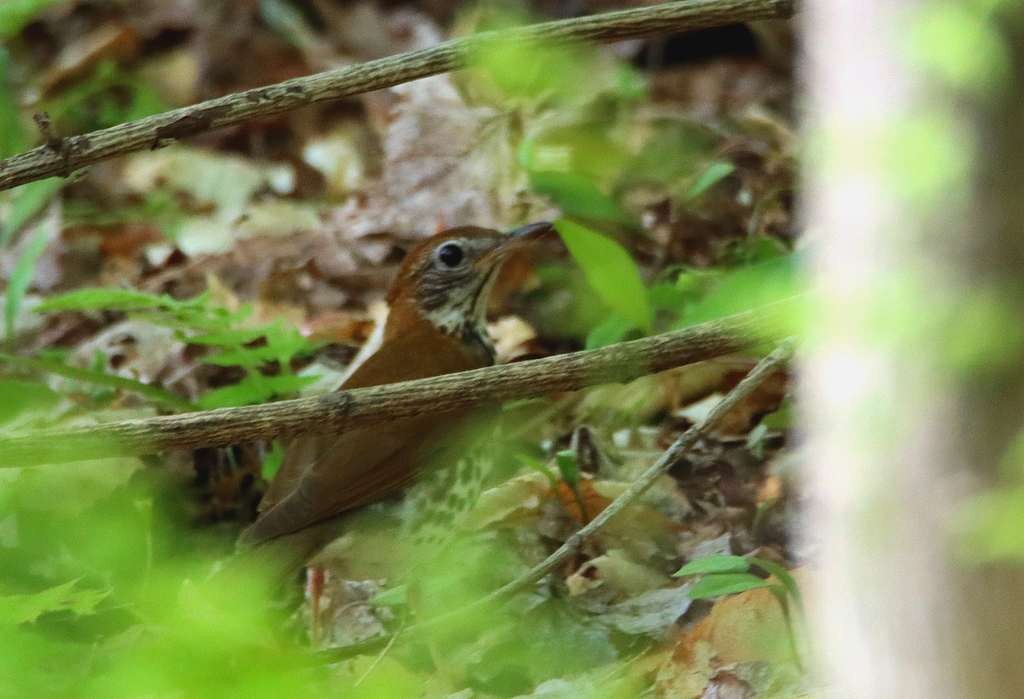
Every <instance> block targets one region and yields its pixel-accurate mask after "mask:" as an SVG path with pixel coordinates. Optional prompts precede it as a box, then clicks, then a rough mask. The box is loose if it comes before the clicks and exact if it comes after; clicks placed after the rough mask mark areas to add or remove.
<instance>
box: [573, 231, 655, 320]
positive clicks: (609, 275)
mask: <svg viewBox="0 0 1024 699" xmlns="http://www.w3.org/2000/svg"><path fill="white" fill-rule="evenodd" d="M555 228H556V229H557V230H558V233H559V234H560V235H561V236H562V240H563V241H565V245H566V247H568V248H569V252H570V253H571V254H572V256H573V258H574V259H575V260H576V262H577V263H578V264H579V266H580V268H581V269H582V270H583V274H584V275H585V276H586V278H587V282H588V283H589V284H590V286H591V288H592V289H593V290H594V291H595V292H596V293H597V295H598V296H599V297H600V298H601V300H602V301H604V302H605V304H607V305H608V307H609V308H611V309H612V310H613V311H615V312H616V313H618V314H619V315H621V316H622V317H623V318H625V319H627V320H628V321H630V322H631V323H633V324H634V325H635V326H636V327H638V328H641V329H642V330H644V331H645V332H650V330H651V326H652V322H653V318H652V314H651V308H650V305H649V304H648V300H647V289H646V288H645V287H644V282H643V279H642V278H641V277H640V270H639V269H638V268H637V266H636V263H635V262H634V261H633V258H631V257H630V256H629V253H628V252H626V250H625V249H624V248H623V247H622V246H621V245H619V244H618V243H617V242H615V241H614V240H612V239H611V238H608V237H606V236H603V235H601V234H600V233H595V232H594V231H592V230H590V229H589V228H585V227H583V226H581V225H579V224H578V223H574V222H572V221H568V220H566V219H560V220H559V221H558V222H557V223H556V224H555Z"/></svg>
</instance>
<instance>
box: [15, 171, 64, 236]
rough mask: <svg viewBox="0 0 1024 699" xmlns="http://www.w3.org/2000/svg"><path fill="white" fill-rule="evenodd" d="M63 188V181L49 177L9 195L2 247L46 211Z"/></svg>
mask: <svg viewBox="0 0 1024 699" xmlns="http://www.w3.org/2000/svg"><path fill="white" fill-rule="evenodd" d="M63 186H64V180H63V179H61V178H59V177H49V178H47V179H45V180H37V181H36V182H29V183H28V184H23V185H21V186H20V187H16V188H15V189H12V190H11V191H10V193H9V196H10V198H11V203H10V208H9V209H8V211H7V219H6V220H5V221H3V223H2V224H0V246H3V245H6V244H7V243H8V241H10V239H11V238H12V237H13V236H14V234H15V233H17V232H18V231H20V230H21V229H22V228H23V227H24V226H25V224H26V223H28V222H29V221H30V220H31V219H32V218H33V217H34V216H36V215H37V214H38V213H39V212H41V211H42V210H43V209H45V208H46V205H47V204H49V203H50V201H51V200H52V199H53V198H54V197H55V196H56V195H57V192H59V191H60V190H61V187H63Z"/></svg>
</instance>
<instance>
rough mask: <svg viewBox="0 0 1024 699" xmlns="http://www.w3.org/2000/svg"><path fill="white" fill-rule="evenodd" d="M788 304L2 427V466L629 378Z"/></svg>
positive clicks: (704, 347) (265, 436)
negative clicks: (167, 411)
mask: <svg viewBox="0 0 1024 699" xmlns="http://www.w3.org/2000/svg"><path fill="white" fill-rule="evenodd" d="M785 308H786V306H785V305H784V304H783V303H776V304H773V305H771V306H767V307H764V308H761V309H758V310H757V311H751V312H747V313H740V314H737V315H734V316H729V317H728V318H724V319H722V320H717V321H712V322H708V323H702V324H701V325H696V326H693V327H690V328H686V329H684V330H677V331H674V332H669V333H663V334H661V335H654V336H652V337H646V338H643V339H641V340H634V341H632V342H623V343H619V344H616V345H610V346H608V347H602V348H601V349H595V350H588V351H584V352H572V353H569V354H561V355H556V356H553V357H546V358H544V359H536V360H531V361H524V362H517V363H514V364H507V365H503V366H493V367H486V368H483V369H475V370H473V371H464V372H460V373H457V374H447V375H444V376H437V377H433V378H429V379H419V380H416V381H406V382H404V383H396V384H388V385H384V386H373V387H370V388H359V389H354V390H351V391H337V392H334V393H329V394H326V395H323V396H317V397H312V398H299V399H296V400H286V401H280V402H277V403H268V404H265V405H253V406H247V407H243V408H221V409H218V410H209V411H205V412H195V413H184V414H181V415H167V416H161V417H153V418H146V419H139V420H127V421H124V422H116V423H110V424H106V425H91V426H86V427H75V428H71V429H54V430H39V431H36V432H29V433H24V434H15V435H7V436H0V468H12V467H22V466H31V465H36V464H45V463H63V462H70V461H82V460H85V459H96V458H103V457H111V456H125V455H141V454H151V453H156V452H160V451H164V450H166V449H174V448H178V449H182V448H184V449H195V448H198V447H215V446H227V445H230V444H238V443H242V442H251V441H255V440H269V439H275V438H279V437H290V436H294V435H296V434H300V433H314V432H320V433H325V432H340V431H341V430H344V429H346V428H351V427H355V426H358V425H364V424H367V423H371V422H378V421H382V420H393V419H396V418H403V417H410V416H414V415H418V414H421V413H422V412H423V411H428V410H429V411H433V412H442V413H443V412H451V411H455V410H460V409H464V408H468V407H472V406H475V405H480V404H483V403H495V402H500V401H508V400H516V399H522V398H534V397H538V396H546V395H550V394H552V393H556V392H560V391H575V390H579V389H581V388H585V387H587V386H593V385H596V384H602V383H615V382H622V381H631V380H633V379H636V378H638V377H640V376H644V375H646V374H651V373H654V372H658V371H664V370H666V369H671V368H674V367H678V366H682V365H684V364H691V363H694V362H699V361H704V360H707V359H713V358H715V357H720V356H722V355H725V354H729V353H731V352H736V351H738V350H741V349H744V348H747V347H750V346H751V345H753V344H754V343H756V342H758V341H760V340H762V339H765V338H770V337H772V336H773V335H775V334H776V330H775V328H776V327H777V326H776V323H777V322H778V321H779V320H780V319H781V317H782V314H783V312H784V309H785Z"/></svg>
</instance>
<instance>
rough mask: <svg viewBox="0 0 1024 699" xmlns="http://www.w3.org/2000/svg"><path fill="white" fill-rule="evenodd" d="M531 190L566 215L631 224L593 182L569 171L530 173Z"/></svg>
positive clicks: (622, 212)
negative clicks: (543, 196) (552, 203)
mask: <svg viewBox="0 0 1024 699" xmlns="http://www.w3.org/2000/svg"><path fill="white" fill-rule="evenodd" d="M530 189H532V190H533V191H535V192H537V193H538V194H543V195H545V196H547V197H550V198H551V201H553V202H554V203H555V204H557V205H558V206H559V208H561V209H562V211H563V213H565V214H566V215H567V216H576V217H579V218H586V219H596V220H599V221H616V222H619V223H630V222H631V220H632V219H631V218H630V217H629V215H628V214H626V213H625V212H624V211H623V210H622V209H621V208H620V207H619V205H618V204H617V203H616V202H615V200H614V199H612V198H611V197H610V196H608V195H607V194H605V193H604V192H602V191H601V190H600V189H598V187H597V185H596V184H594V183H593V182H592V181H590V180H589V179H587V178H586V177H583V176H582V175H578V174H575V173H571V172H555V171H541V172H536V171H535V172H531V173H530Z"/></svg>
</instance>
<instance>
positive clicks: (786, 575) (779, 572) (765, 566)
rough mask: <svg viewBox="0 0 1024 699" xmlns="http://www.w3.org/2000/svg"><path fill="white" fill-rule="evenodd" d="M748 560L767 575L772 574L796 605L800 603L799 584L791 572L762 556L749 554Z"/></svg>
mask: <svg viewBox="0 0 1024 699" xmlns="http://www.w3.org/2000/svg"><path fill="white" fill-rule="evenodd" d="M749 560H750V563H751V564H752V565H755V566H757V567H758V568H760V569H761V570H763V571H764V572H766V573H768V574H769V575H772V576H774V577H775V579H776V580H778V581H779V582H780V583H782V586H783V587H784V588H785V590H786V592H787V593H789V596H790V597H791V598H792V599H793V601H794V602H796V603H797V605H798V606H799V605H800V604H802V599H801V594H800V586H799V585H797V582H796V578H794V577H793V574H792V573H790V572H789V571H788V570H786V569H785V568H783V567H782V566H781V565H779V564H778V563H775V562H774V561H768V560H765V559H763V558H758V557H757V556H751V557H750V559H749Z"/></svg>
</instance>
